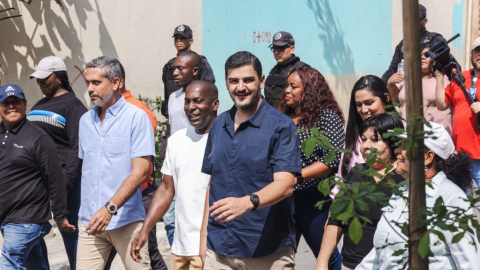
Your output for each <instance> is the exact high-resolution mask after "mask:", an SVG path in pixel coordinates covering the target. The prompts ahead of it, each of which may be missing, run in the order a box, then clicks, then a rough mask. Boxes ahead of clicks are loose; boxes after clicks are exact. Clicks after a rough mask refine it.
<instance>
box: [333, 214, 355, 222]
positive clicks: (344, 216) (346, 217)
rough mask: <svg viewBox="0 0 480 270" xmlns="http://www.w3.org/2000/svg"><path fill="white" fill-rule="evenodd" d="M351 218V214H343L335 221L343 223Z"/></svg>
mask: <svg viewBox="0 0 480 270" xmlns="http://www.w3.org/2000/svg"><path fill="white" fill-rule="evenodd" d="M351 217H353V213H352V212H344V213H341V214H340V215H338V217H337V219H338V220H340V221H344V220H347V219H349V218H351Z"/></svg>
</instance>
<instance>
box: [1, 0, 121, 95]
mask: <svg viewBox="0 0 480 270" xmlns="http://www.w3.org/2000/svg"><path fill="white" fill-rule="evenodd" d="M11 4H12V6H8V2H6V3H4V2H2V3H0V10H2V9H7V8H10V7H14V8H15V10H13V11H9V14H7V15H9V16H12V15H16V14H20V12H21V11H22V12H23V13H27V12H28V14H29V15H30V16H31V18H32V20H33V23H35V24H36V25H35V27H34V30H33V32H29V33H27V29H26V27H25V23H26V22H25V20H30V19H29V18H28V16H25V14H22V15H23V16H22V17H18V18H14V19H8V20H3V21H0V30H1V31H0V33H3V35H1V36H2V42H6V43H8V44H3V45H1V47H2V50H1V56H2V59H0V65H1V67H2V69H3V71H4V72H5V76H2V78H1V83H3V84H5V83H18V84H19V85H21V86H22V87H27V89H25V90H26V91H28V95H29V96H30V97H29V100H32V101H36V100H38V99H40V98H42V94H41V92H40V91H39V89H38V86H37V85H36V82H35V81H34V80H31V81H25V80H29V79H28V76H29V75H30V74H31V73H33V72H34V68H32V67H31V66H30V65H29V62H30V63H31V61H33V63H34V66H35V67H36V65H37V64H38V62H40V60H41V59H42V58H44V57H46V56H49V55H55V52H61V55H59V56H60V57H61V58H62V59H63V60H64V62H65V64H66V66H67V70H68V76H69V79H70V82H71V83H72V87H73V89H74V90H75V92H76V94H77V97H78V98H79V99H80V100H81V101H82V102H83V103H84V104H87V101H86V100H85V96H86V95H84V93H85V91H86V87H85V86H86V84H85V82H84V79H83V76H82V75H83V73H82V70H83V67H84V65H85V64H86V62H88V61H90V60H91V59H84V54H83V51H84V49H83V45H82V44H83V43H84V42H89V41H88V40H86V41H83V40H82V33H80V31H82V29H79V26H81V28H83V30H87V25H86V20H87V15H88V13H92V12H95V11H94V9H93V7H92V5H91V4H90V1H75V0H64V1H63V4H64V5H65V9H63V10H62V11H63V14H57V13H55V12H54V11H53V10H52V5H57V4H56V3H55V2H54V1H40V0H34V1H32V3H31V5H27V4H23V3H20V2H19V1H17V0H13V1H11ZM20 5H23V6H22V7H20ZM73 9H74V10H73ZM97 10H99V8H98V3H97ZM96 14H97V16H98V20H99V28H98V31H99V34H100V35H99V36H100V50H101V52H102V54H104V55H109V56H112V57H117V51H116V49H115V46H114V45H113V41H112V39H111V37H110V34H109V33H108V30H107V28H106V26H105V24H104V22H103V20H102V16H101V13H100V11H98V12H96ZM72 16H74V17H72ZM25 17H27V18H25ZM75 17H76V18H75ZM27 23H31V22H30V21H28V22H27ZM39 28H41V29H42V31H40V34H39V33H38V32H39V31H38V29H39ZM29 31H30V29H29ZM45 31H46V34H45V33H44V32H45ZM6 33H8V36H7V35H6ZM86 36H88V35H86ZM39 39H40V40H41V42H39V41H38V40H39ZM34 40H35V42H33V41H34ZM34 43H35V44H39V43H40V45H34ZM0 75H3V74H0Z"/></svg>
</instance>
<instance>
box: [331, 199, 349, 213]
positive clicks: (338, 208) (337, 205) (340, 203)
mask: <svg viewBox="0 0 480 270" xmlns="http://www.w3.org/2000/svg"><path fill="white" fill-rule="evenodd" d="M349 204H350V201H347V200H340V199H335V200H334V201H333V203H332V206H331V207H330V212H331V213H332V214H339V213H341V212H343V210H344V209H345V208H346V207H347V206H348V205H349Z"/></svg>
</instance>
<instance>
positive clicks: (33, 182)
mask: <svg viewBox="0 0 480 270" xmlns="http://www.w3.org/2000/svg"><path fill="white" fill-rule="evenodd" d="M26 108H27V100H26V99H25V95H24V93H23V90H22V89H21V88H20V87H19V86H18V85H15V84H6V85H4V86H2V87H0V117H1V118H2V123H1V124H0V137H1V139H0V175H1V177H0V186H1V187H2V188H1V189H0V224H1V226H0V229H1V232H2V236H3V247H2V256H1V259H0V269H2V270H10V269H12V270H13V269H49V266H48V264H47V261H46V260H45V258H44V257H43V256H42V248H41V246H40V244H39V242H40V240H42V239H43V237H44V236H45V235H47V234H48V233H49V232H50V230H51V228H52V226H51V225H50V223H49V222H48V221H49V220H50V219H51V212H50V211H52V212H53V216H54V218H53V219H54V220H55V221H56V222H57V225H58V227H59V228H60V229H62V230H63V231H65V232H68V233H71V232H74V231H75V226H74V225H70V224H69V223H68V220H67V214H68V211H67V197H66V193H67V185H66V182H65V177H64V175H63V173H62V168H61V165H60V164H61V163H60V160H59V157H58V155H57V147H56V146H55V143H54V142H53V140H52V139H51V138H50V136H49V135H48V134H47V133H46V132H45V131H43V130H42V129H41V128H39V127H37V126H36V125H35V124H33V123H31V122H30V121H28V120H27V119H26ZM49 197H50V199H51V207H50V204H49Z"/></svg>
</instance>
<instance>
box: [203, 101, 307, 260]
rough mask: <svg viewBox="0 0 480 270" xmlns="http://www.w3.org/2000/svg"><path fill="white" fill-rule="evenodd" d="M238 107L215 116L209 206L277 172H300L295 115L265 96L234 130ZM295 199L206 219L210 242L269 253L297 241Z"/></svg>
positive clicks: (251, 253) (235, 250)
mask: <svg viewBox="0 0 480 270" xmlns="http://www.w3.org/2000/svg"><path fill="white" fill-rule="evenodd" d="M235 113H236V107H235V106H234V107H232V109H230V110H229V111H227V112H225V113H223V114H221V115H220V116H218V117H217V119H216V120H215V121H214V123H213V125H212V127H211V129H210V134H209V137H208V141H207V147H206V149H205V156H204V160H203V166H202V172H203V173H206V174H209V175H211V182H210V194H209V203H210V206H211V205H212V204H213V203H214V202H216V201H218V200H220V199H223V198H227V197H237V198H238V197H243V196H246V195H250V194H252V193H255V192H257V191H259V190H261V189H262V188H264V187H265V186H267V185H269V184H270V183H272V182H273V180H274V179H273V174H274V173H276V172H292V173H294V174H300V173H301V168H302V166H301V157H300V148H299V140H298V137H297V136H296V135H295V132H296V130H297V128H296V126H295V124H294V123H293V121H292V120H291V119H290V118H289V117H288V116H286V115H285V114H283V113H282V112H280V111H279V110H277V109H275V108H274V107H272V106H270V105H268V104H267V103H266V101H265V100H262V102H261V104H260V106H259V108H258V109H257V111H256V112H255V113H254V114H253V115H252V116H251V117H250V118H249V119H248V120H247V121H245V122H243V123H241V124H240V126H239V127H238V128H237V130H236V131H235V128H234V119H235ZM293 209H294V208H293V199H292V197H289V198H286V199H284V200H282V201H280V202H278V203H276V204H274V205H272V206H269V207H264V208H261V209H257V210H255V211H250V212H247V213H246V214H245V215H243V216H242V217H240V218H237V219H235V220H233V221H231V222H227V223H220V222H217V221H215V220H214V219H212V218H209V220H208V237H207V246H208V248H209V249H211V250H213V251H215V252H216V253H217V254H221V255H225V256H232V257H247V258H258V257H264V256H268V255H270V254H273V253H275V252H276V251H278V250H280V249H281V248H282V247H285V246H287V245H292V246H295V230H294V226H293Z"/></svg>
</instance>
